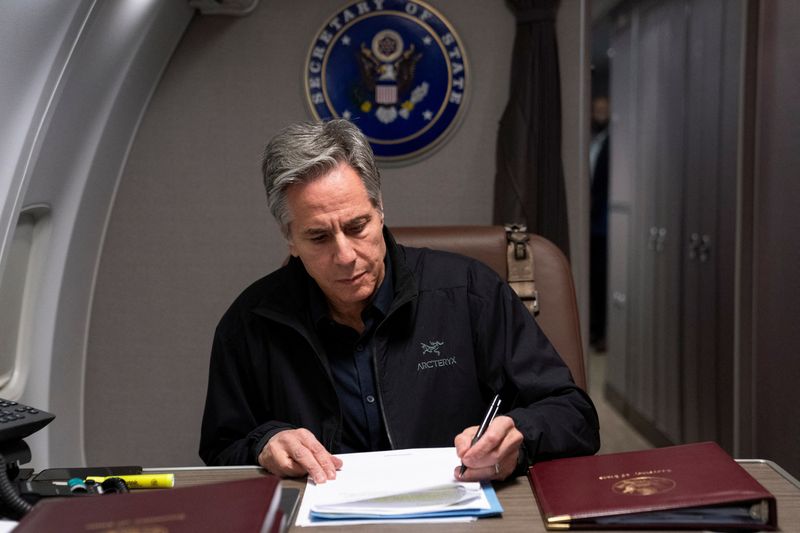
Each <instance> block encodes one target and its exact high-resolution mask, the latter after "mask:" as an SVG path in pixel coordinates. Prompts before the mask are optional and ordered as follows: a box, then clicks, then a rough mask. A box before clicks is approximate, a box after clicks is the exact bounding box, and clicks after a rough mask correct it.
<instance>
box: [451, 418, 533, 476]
mask: <svg viewBox="0 0 800 533" xmlns="http://www.w3.org/2000/svg"><path fill="white" fill-rule="evenodd" d="M477 431H478V426H472V427H468V428H467V429H465V430H464V431H462V432H461V433H460V434H458V435H457V436H456V439H455V445H456V453H457V454H458V456H459V457H460V458H461V463H462V464H463V465H464V466H466V467H467V470H466V471H465V472H464V475H463V476H461V475H460V474H461V467H460V466H459V467H456V470H455V476H456V479H458V480H462V481H484V480H487V479H505V478H507V477H508V476H510V475H511V474H512V473H513V472H514V470H515V469H516V468H517V460H518V459H519V453H520V445H521V444H522V433H520V432H519V430H518V429H517V428H516V426H514V421H513V420H512V419H511V418H510V417H507V416H498V417H497V418H495V419H494V420H493V421H492V423H491V424H489V427H488V428H487V429H486V433H484V434H483V437H481V438H480V439H478V442H476V443H475V445H474V446H472V447H470V443H471V442H472V437H474V436H475V433H477Z"/></svg>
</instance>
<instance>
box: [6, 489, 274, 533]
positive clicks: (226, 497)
mask: <svg viewBox="0 0 800 533" xmlns="http://www.w3.org/2000/svg"><path fill="white" fill-rule="evenodd" d="M280 491H281V487H280V482H279V480H278V478H277V477H275V476H267V475H265V476H261V477H257V478H250V479H243V480H239V481H227V482H224V483H212V484H207V485H196V486H193V487H185V488H174V489H164V490H148V491H141V492H139V493H137V492H131V493H129V494H102V495H85V496H73V497H67V498H47V499H43V500H41V501H39V502H38V503H37V504H36V505H35V506H34V508H33V510H31V512H30V513H28V514H27V515H25V516H24V517H23V518H22V520H21V521H20V523H19V525H18V526H17V528H16V529H15V530H14V531H15V532H17V531H18V532H20V533H23V532H41V531H59V532H73V531H74V532H82V533H86V532H91V531H96V532H102V531H169V533H197V532H203V531H209V532H211V531H213V532H218V531H225V532H232V533H233V532H242V533H245V532H246V533H252V532H259V531H260V532H263V533H269V532H270V531H275V529H274V528H273V526H274V522H275V520H276V518H277V519H278V520H281V519H282V518H281V516H280V515H279V513H278V503H279V501H280Z"/></svg>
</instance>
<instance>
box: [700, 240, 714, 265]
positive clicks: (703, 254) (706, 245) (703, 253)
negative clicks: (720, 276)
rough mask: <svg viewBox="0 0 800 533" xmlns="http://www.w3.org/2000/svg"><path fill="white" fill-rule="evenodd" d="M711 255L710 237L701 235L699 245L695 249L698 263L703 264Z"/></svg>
mask: <svg viewBox="0 0 800 533" xmlns="http://www.w3.org/2000/svg"><path fill="white" fill-rule="evenodd" d="M710 254H711V237H710V236H708V235H703V236H702V237H700V245H699V246H698V247H697V255H698V256H699V257H700V262H701V263H705V262H706V261H708V257H709V255H710Z"/></svg>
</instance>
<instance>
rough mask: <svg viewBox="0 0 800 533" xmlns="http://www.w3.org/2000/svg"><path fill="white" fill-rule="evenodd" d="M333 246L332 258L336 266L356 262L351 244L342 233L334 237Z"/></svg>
mask: <svg viewBox="0 0 800 533" xmlns="http://www.w3.org/2000/svg"><path fill="white" fill-rule="evenodd" d="M334 246H335V249H334V251H333V258H334V261H335V262H336V263H337V264H340V265H347V264H350V263H352V262H353V261H355V260H356V251H355V248H353V243H351V242H350V239H348V238H347V236H346V235H344V234H343V233H339V234H338V235H336V239H335V242H334Z"/></svg>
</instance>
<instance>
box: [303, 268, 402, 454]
mask: <svg viewBox="0 0 800 533" xmlns="http://www.w3.org/2000/svg"><path fill="white" fill-rule="evenodd" d="M384 264H385V268H386V272H385V275H384V277H383V282H382V283H381V285H380V287H378V291H377V293H376V294H375V297H374V298H373V299H372V302H371V303H370V304H369V305H367V307H366V308H365V309H364V311H363V312H362V313H361V318H362V320H363V321H364V332H363V333H362V334H361V335H359V334H358V332H357V331H356V330H354V329H352V328H350V327H348V326H344V325H342V324H339V323H337V322H335V321H334V320H333V319H331V317H330V313H329V311H328V305H327V302H326V300H325V297H324V295H323V294H322V291H321V290H320V289H319V287H318V286H317V284H316V283H311V284H310V291H309V292H310V294H311V319H312V323H313V324H315V326H316V328H317V333H318V334H319V337H320V340H321V341H322V345H323V347H324V349H325V353H326V354H327V356H328V361H329V363H330V367H331V373H332V374H333V385H334V388H335V389H336V394H337V395H338V397H339V403H340V405H341V408H342V421H343V424H342V441H341V442H342V444H341V449H340V450H336V451H335V453H352V452H366V451H376V450H387V449H389V440H388V437H387V436H386V431H385V429H384V425H383V418H382V416H381V411H380V405H379V402H378V391H377V390H376V388H375V376H374V373H373V369H374V364H373V354H374V350H373V345H374V341H373V337H374V333H375V328H376V327H377V325H378V324H380V322H381V320H382V319H383V318H384V317H385V316H386V313H387V312H388V311H389V306H390V305H391V303H392V298H393V297H394V287H393V284H392V273H391V271H390V269H391V266H390V264H389V262H388V261H385V262H384Z"/></svg>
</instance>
